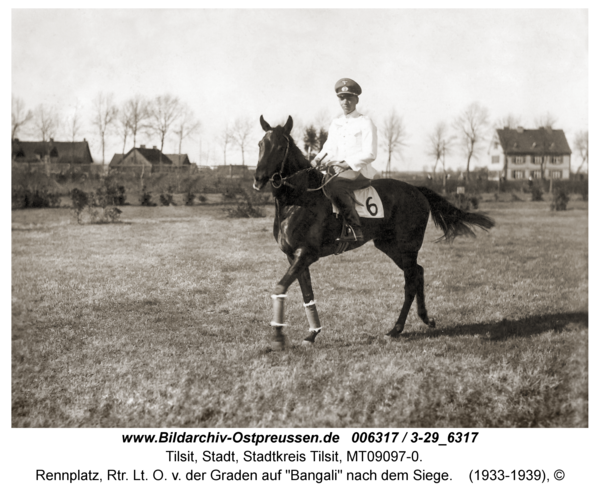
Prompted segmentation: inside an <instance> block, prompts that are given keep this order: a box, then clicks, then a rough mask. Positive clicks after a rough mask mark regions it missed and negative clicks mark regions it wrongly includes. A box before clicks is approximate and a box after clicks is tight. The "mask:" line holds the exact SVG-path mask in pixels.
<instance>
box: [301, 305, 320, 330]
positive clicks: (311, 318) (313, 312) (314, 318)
mask: <svg viewBox="0 0 600 493" xmlns="http://www.w3.org/2000/svg"><path fill="white" fill-rule="evenodd" d="M304 311H305V312H306V318H307V319H308V325H309V329H308V330H310V331H311V332H321V329H322V328H323V327H321V322H319V314H318V313H317V305H316V303H315V300H312V301H309V302H308V303H304Z"/></svg>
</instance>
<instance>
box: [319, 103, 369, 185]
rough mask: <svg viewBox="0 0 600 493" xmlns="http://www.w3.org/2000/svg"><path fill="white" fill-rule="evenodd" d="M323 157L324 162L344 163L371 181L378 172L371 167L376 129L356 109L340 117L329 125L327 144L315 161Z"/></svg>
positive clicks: (366, 117) (367, 118)
mask: <svg viewBox="0 0 600 493" xmlns="http://www.w3.org/2000/svg"><path fill="white" fill-rule="evenodd" d="M325 154H327V157H326V158H325V161H345V162H346V163H347V164H348V165H349V166H350V167H351V168H352V169H353V170H354V171H357V172H360V173H361V174H362V175H364V176H365V177H366V178H373V177H374V176H375V174H376V173H377V170H376V169H375V168H373V166H372V165H371V163H372V162H373V161H375V158H376V157H377V128H376V127H375V125H374V124H373V122H372V121H371V119H370V118H369V117H368V116H365V115H361V114H360V113H359V112H358V111H356V110H354V111H353V112H352V113H350V114H349V115H342V116H340V117H339V118H336V119H335V120H333V122H332V123H331V126H330V127H329V136H328V137H327V142H325V145H324V146H323V149H321V152H319V154H317V156H316V157H315V160H320V159H322V158H323V156H325Z"/></svg>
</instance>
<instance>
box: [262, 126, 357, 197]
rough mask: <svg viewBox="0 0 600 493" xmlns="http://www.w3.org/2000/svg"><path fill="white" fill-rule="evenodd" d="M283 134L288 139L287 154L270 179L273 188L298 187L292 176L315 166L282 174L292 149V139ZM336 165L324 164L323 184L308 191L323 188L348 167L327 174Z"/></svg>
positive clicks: (316, 190)
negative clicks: (283, 186) (291, 181)
mask: <svg viewBox="0 0 600 493" xmlns="http://www.w3.org/2000/svg"><path fill="white" fill-rule="evenodd" d="M283 136H284V137H285V140H286V141H287V145H286V148H285V155H284V156H283V161H281V168H280V169H279V171H278V172H276V173H274V174H273V176H271V178H269V181H270V182H271V184H272V185H273V188H281V186H282V185H286V186H288V187H290V188H297V187H296V186H294V185H292V184H291V183H289V180H290V178H292V177H294V176H296V175H298V174H300V173H305V172H307V171H310V170H311V169H313V168H312V167H310V168H305V169H301V170H300V171H297V172H296V173H294V174H293V175H290V176H286V177H284V176H282V173H283V167H284V166H285V161H286V160H287V156H288V152H289V150H290V139H289V137H288V136H287V135H285V134H284V135H283ZM334 166H337V165H325V166H323V167H322V169H325V170H326V173H325V177H324V179H323V183H322V184H321V186H320V187H317V188H307V189H306V191H307V192H318V191H319V190H322V189H323V187H325V186H326V185H327V184H328V183H329V182H331V180H333V179H334V178H336V177H337V176H339V175H340V174H341V173H343V172H344V171H346V169H344V168H342V169H340V171H338V172H337V173H335V174H332V175H331V176H329V177H328V176H327V174H328V173H329V170H330V169H331V168H333V167H334ZM314 169H316V170H318V171H320V169H319V168H314ZM277 177H278V178H277Z"/></svg>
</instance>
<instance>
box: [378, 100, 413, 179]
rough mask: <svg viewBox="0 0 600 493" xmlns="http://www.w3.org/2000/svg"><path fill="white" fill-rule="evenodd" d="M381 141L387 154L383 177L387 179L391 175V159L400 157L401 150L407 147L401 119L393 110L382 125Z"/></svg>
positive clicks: (404, 129) (404, 128)
mask: <svg viewBox="0 0 600 493" xmlns="http://www.w3.org/2000/svg"><path fill="white" fill-rule="evenodd" d="M381 134H382V136H383V140H382V142H381V146H382V147H383V150H384V152H385V153H386V154H387V157H388V159H387V165H386V168H385V175H384V176H386V177H387V178H389V177H390V175H391V166H392V157H393V156H398V157H402V148H403V147H406V145H407V142H406V140H407V133H406V127H405V126H404V122H403V121H402V117H401V116H399V115H398V113H397V112H396V110H395V109H392V111H391V112H390V114H389V115H388V116H387V118H386V119H385V121H384V123H383V131H382V132H381Z"/></svg>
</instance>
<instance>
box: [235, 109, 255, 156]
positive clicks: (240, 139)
mask: <svg viewBox="0 0 600 493" xmlns="http://www.w3.org/2000/svg"><path fill="white" fill-rule="evenodd" d="M252 126H253V124H252V122H251V121H250V120H249V119H248V118H237V119H236V120H235V122H234V123H233V128H232V137H233V140H234V141H235V143H236V144H237V145H238V147H239V148H240V151H242V165H245V164H246V161H245V159H244V150H245V148H246V146H247V145H248V139H249V137H250V134H251V133H252Z"/></svg>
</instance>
